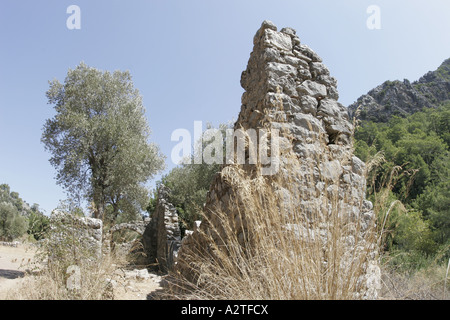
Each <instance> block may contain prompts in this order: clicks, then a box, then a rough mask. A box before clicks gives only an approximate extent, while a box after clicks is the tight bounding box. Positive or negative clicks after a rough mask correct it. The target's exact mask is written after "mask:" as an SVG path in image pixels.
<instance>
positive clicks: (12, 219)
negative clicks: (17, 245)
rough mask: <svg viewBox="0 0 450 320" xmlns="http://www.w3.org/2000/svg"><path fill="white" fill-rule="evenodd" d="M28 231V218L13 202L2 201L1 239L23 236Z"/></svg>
mask: <svg viewBox="0 0 450 320" xmlns="http://www.w3.org/2000/svg"><path fill="white" fill-rule="evenodd" d="M26 231H27V220H26V219H25V217H23V216H21V215H20V214H19V211H18V210H17V208H16V207H15V206H14V205H12V204H11V203H6V202H2V203H0V239H4V240H7V241H11V240H14V239H16V238H18V237H20V236H22V235H23V234H24V233H25V232H26Z"/></svg>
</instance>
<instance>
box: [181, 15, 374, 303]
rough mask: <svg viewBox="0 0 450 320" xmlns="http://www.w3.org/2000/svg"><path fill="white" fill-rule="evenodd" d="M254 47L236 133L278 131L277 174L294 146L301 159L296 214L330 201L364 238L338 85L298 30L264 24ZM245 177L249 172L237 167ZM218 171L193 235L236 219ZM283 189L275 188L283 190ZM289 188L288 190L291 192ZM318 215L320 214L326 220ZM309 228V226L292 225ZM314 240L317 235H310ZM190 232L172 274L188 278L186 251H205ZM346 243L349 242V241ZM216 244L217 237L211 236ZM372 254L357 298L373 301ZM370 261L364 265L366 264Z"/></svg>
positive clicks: (359, 183) (357, 171)
mask: <svg viewBox="0 0 450 320" xmlns="http://www.w3.org/2000/svg"><path fill="white" fill-rule="evenodd" d="M253 44H254V48H253V51H252V53H251V55H250V59H249V61H248V66H247V69H246V70H245V71H244V72H243V73H242V76H241V86H242V87H243V88H244V89H245V92H244V94H243V95H242V106H241V111H240V113H239V117H238V119H237V121H236V123H235V126H234V127H235V129H245V130H248V129H255V130H258V129H261V128H267V126H270V127H271V128H275V129H279V130H280V141H281V143H280V173H279V174H281V175H283V174H284V171H283V168H284V166H285V165H286V164H287V159H285V158H284V150H285V149H286V148H285V146H286V145H289V146H291V147H292V149H291V150H293V151H294V153H295V154H296V156H297V158H298V159H299V161H300V170H299V171H300V173H299V176H300V178H299V180H300V181H298V189H297V190H298V192H299V193H300V194H301V196H299V197H297V198H298V199H300V201H299V203H298V204H297V209H298V210H299V211H308V210H311V208H320V210H321V211H322V212H325V213H327V214H328V215H330V214H336V213H335V212H334V213H333V212H331V211H332V210H331V209H330V203H331V200H330V199H331V198H335V199H338V204H337V206H338V208H339V210H338V211H339V212H345V213H346V214H348V215H350V216H352V217H353V219H354V220H355V221H358V226H359V228H360V231H359V232H360V233H361V234H363V233H364V232H365V231H366V230H367V229H368V228H369V227H370V225H371V221H373V217H374V213H373V211H372V203H371V202H369V201H367V200H365V186H366V180H365V176H364V174H365V164H364V163H363V162H362V161H361V160H360V159H358V158H357V157H355V156H354V155H353V149H352V131H353V125H352V123H350V121H349V118H348V114H347V110H346V108H345V107H344V106H343V105H341V104H340V103H339V102H338V101H337V100H338V98H339V95H338V91H337V81H336V79H335V78H333V77H332V76H331V75H330V72H329V70H328V68H327V67H326V66H325V65H324V64H323V62H322V59H321V58H320V57H319V56H318V55H317V54H316V53H315V52H314V51H313V50H312V49H310V48H309V47H308V46H306V45H304V44H301V42H300V39H299V37H298V36H297V35H296V31H295V30H293V29H291V28H284V29H281V31H279V32H278V31H277V27H276V26H275V25H274V24H273V23H272V22H270V21H264V22H263V23H262V25H261V28H260V29H259V30H258V31H257V33H256V35H255V36H254V39H253ZM242 167H243V170H246V171H247V172H248V174H249V175H251V174H252V168H251V166H249V165H243V166H242ZM226 169H227V166H225V167H224V168H223V169H222V173H221V174H218V175H217V176H216V177H215V180H214V181H213V184H212V186H211V188H210V191H209V193H208V196H207V201H206V204H205V208H204V211H205V214H206V215H207V216H208V215H209V218H210V219H208V222H207V223H206V222H205V221H204V222H202V224H201V226H200V228H199V230H201V231H202V232H206V233H207V232H208V230H210V229H211V228H213V227H214V226H216V225H217V224H219V223H220V222H219V221H214V214H213V211H214V210H217V209H218V208H220V209H221V210H223V211H225V212H227V213H228V215H229V217H230V219H237V217H238V216H237V211H238V210H237V209H236V202H233V203H231V202H230V201H231V194H232V192H231V191H232V190H231V189H232V186H231V185H230V183H228V182H227V181H226V179H225V178H224V175H223V173H224V170H226ZM284 187H286V186H277V188H278V189H279V191H281V192H283V190H285V188H284ZM290 190H292V188H290ZM327 214H324V215H327ZM297 227H301V228H307V226H297ZM313 231H316V232H317V233H318V234H319V233H320V232H321V231H322V230H313ZM199 234H200V232H199V231H196V232H194V233H193V234H191V235H190V236H189V239H186V240H185V241H183V245H182V248H181V249H180V252H179V263H177V270H178V271H179V272H180V273H181V274H184V275H185V276H186V277H187V278H189V272H191V271H192V270H190V269H189V266H187V265H186V264H184V262H183V261H185V260H186V261H188V260H189V259H185V258H188V257H187V255H189V253H188V252H189V250H186V249H187V248H188V247H189V246H197V248H202V247H204V248H207V247H208V244H207V243H201V240H200V237H199ZM348 240H349V242H352V241H351V239H348ZM215 241H220V235H218V236H217V237H216V238H215ZM375 259H376V257H375V252H373V254H371V255H370V257H369V256H368V257H367V260H368V263H367V265H368V267H367V272H366V274H365V278H364V279H361V281H365V283H366V286H365V289H364V290H363V291H362V292H360V296H363V297H365V298H376V294H377V288H378V285H379V277H378V274H379V273H378V270H379V269H378V266H377V263H376V260H375ZM369 260H370V261H369Z"/></svg>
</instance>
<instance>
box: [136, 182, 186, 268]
mask: <svg viewBox="0 0 450 320" xmlns="http://www.w3.org/2000/svg"><path fill="white" fill-rule="evenodd" d="M168 192H169V190H168V189H167V188H166V187H165V186H164V185H161V186H160V188H159V190H158V199H157V204H156V208H155V212H154V213H153V215H152V219H151V221H150V223H149V224H148V225H147V226H146V228H145V231H144V233H143V243H144V248H145V251H146V254H147V256H148V261H149V263H158V266H159V268H160V270H161V271H163V272H167V271H168V270H169V269H171V268H172V266H173V265H174V263H175V260H176V257H177V252H178V249H179V247H180V244H181V231H180V227H179V223H178V214H177V211H176V209H175V207H174V206H173V205H172V204H171V203H170V202H169V201H168Z"/></svg>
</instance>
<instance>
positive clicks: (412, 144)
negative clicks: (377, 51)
mask: <svg viewBox="0 0 450 320" xmlns="http://www.w3.org/2000/svg"><path fill="white" fill-rule="evenodd" d="M449 120H450V103H444V104H442V106H441V107H439V108H437V109H424V110H423V111H421V112H416V113H414V114H412V115H410V116H408V117H406V118H399V117H392V119H390V121H389V122H388V123H374V122H370V121H363V122H362V124H361V126H360V127H359V128H358V129H357V131H356V133H355V140H356V141H355V153H356V154H357V155H358V156H360V157H361V158H362V159H364V160H367V159H369V158H370V157H371V156H373V155H374V154H376V153H377V152H379V151H382V152H383V154H384V157H385V159H386V162H385V163H383V164H382V165H381V166H380V167H379V168H378V171H377V172H376V179H375V189H374V188H368V190H370V191H372V190H378V192H380V190H381V189H382V188H384V187H385V184H384V181H385V180H384V177H386V176H389V174H390V172H391V171H392V168H394V167H397V168H400V167H401V172H402V173H401V174H399V175H398V179H396V182H395V185H394V186H392V191H393V194H392V197H394V199H398V200H400V201H401V202H402V203H403V204H405V206H406V207H407V209H408V211H407V214H402V215H400V214H396V213H395V212H394V211H393V212H392V214H391V217H390V223H389V224H388V227H389V228H388V229H389V230H390V235H389V236H388V237H387V240H388V241H387V243H386V248H387V249H388V250H400V251H402V252H406V251H408V252H414V255H413V256H414V257H415V258H414V259H416V258H417V257H418V256H420V255H423V256H425V257H428V256H432V255H433V253H436V252H439V251H440V252H442V251H445V247H446V246H447V249H446V250H447V251H448V244H449V243H450V211H449V208H450V202H449V201H450V200H449V199H450V193H449V192H450V191H449V190H450V152H449V149H450V145H449V142H450V139H449V137H450V121H449ZM384 211H385V210H384ZM382 212H383V210H382ZM394 235H395V236H394ZM449 254H450V252H449ZM419 260H420V259H419Z"/></svg>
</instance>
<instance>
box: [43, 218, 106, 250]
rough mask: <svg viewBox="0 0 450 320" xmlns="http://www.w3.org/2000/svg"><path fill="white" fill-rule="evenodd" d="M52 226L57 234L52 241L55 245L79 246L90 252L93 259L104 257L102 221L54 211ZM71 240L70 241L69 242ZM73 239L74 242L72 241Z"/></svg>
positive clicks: (54, 234) (52, 237)
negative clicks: (74, 243) (75, 244)
mask: <svg viewBox="0 0 450 320" xmlns="http://www.w3.org/2000/svg"><path fill="white" fill-rule="evenodd" d="M51 225H52V228H53V229H54V230H56V232H54V233H52V236H51V239H50V241H51V242H53V243H54V244H55V245H58V244H62V245H64V246H67V245H72V244H73V242H74V241H75V242H76V243H77V245H80V246H82V247H84V248H85V249H87V250H89V251H90V252H91V254H92V256H93V257H96V258H100V257H101V255H102V235H103V222H102V220H100V219H94V218H88V217H76V216H74V215H71V214H69V213H64V212H59V211H53V213H52V216H51ZM68 239H69V240H68ZM70 239H73V240H70Z"/></svg>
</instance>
